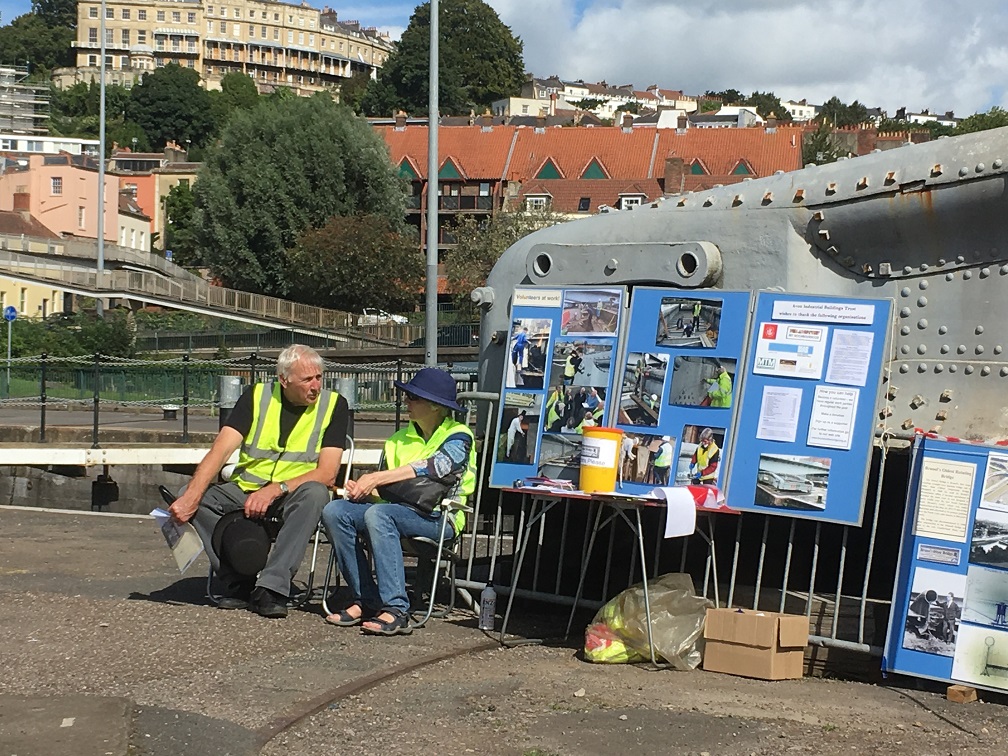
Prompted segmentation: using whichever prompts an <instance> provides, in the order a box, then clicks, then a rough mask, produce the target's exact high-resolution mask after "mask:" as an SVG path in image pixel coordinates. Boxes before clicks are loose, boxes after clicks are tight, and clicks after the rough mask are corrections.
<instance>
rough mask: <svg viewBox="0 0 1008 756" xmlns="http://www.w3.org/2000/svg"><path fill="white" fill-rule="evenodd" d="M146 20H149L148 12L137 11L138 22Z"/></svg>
mask: <svg viewBox="0 0 1008 756" xmlns="http://www.w3.org/2000/svg"><path fill="white" fill-rule="evenodd" d="M146 20H147V11H145V10H138V11H137V21H146Z"/></svg>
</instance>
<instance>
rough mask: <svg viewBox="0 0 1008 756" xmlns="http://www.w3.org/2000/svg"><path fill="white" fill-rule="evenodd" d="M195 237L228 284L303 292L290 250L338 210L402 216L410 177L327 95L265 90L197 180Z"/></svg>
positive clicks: (227, 132)
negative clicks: (281, 94) (403, 175)
mask: <svg viewBox="0 0 1008 756" xmlns="http://www.w3.org/2000/svg"><path fill="white" fill-rule="evenodd" d="M193 192H194V194H195V203H196V215H195V221H194V225H193V227H194V228H195V229H196V243H197V244H198V245H199V247H200V248H201V249H202V254H203V260H204V262H205V263H206V264H207V265H209V266H210V268H211V270H212V271H213V272H214V274H215V275H217V276H219V277H220V278H221V279H222V280H223V281H224V282H226V283H227V284H228V285H230V286H235V287H237V288H240V289H245V290H247V291H257V292H262V293H265V294H271V295H276V296H290V297H292V298H295V299H296V298H298V297H299V296H300V294H301V292H300V290H301V287H302V285H303V277H302V275H301V272H300V271H297V270H292V269H291V268H290V267H289V266H288V265H287V263H286V256H285V254H284V250H287V249H291V248H293V247H295V246H297V240H298V237H299V235H300V234H301V233H302V232H303V231H305V230H306V229H309V228H320V227H321V226H323V225H324V224H325V223H326V222H327V221H328V220H329V219H330V218H332V216H334V215H341V216H345V215H361V214H374V215H380V216H383V217H385V218H388V219H389V222H390V223H402V222H403V217H404V215H405V186H404V184H403V181H402V180H401V179H400V178H399V176H398V173H397V172H396V170H395V169H394V167H393V166H392V163H391V161H390V160H389V157H388V150H387V148H386V146H385V143H384V142H383V141H382V139H381V137H379V136H378V135H377V134H376V133H375V132H374V131H373V130H372V129H371V127H370V126H369V125H368V123H367V121H365V120H364V119H362V118H359V117H357V116H355V115H354V114H353V112H352V111H351V110H350V109H349V108H347V107H345V106H342V105H337V104H336V103H334V102H333V100H332V98H331V97H330V96H329V95H328V94H324V93H320V94H317V95H315V96H314V97H311V98H294V99H288V98H280V97H268V98H262V99H261V100H260V102H259V104H258V105H257V106H256V107H255V109H253V110H251V111H236V112H235V114H234V115H233V117H232V119H231V121H230V122H229V123H228V124H227V126H226V127H225V128H224V130H223V131H222V132H221V135H220V139H219V140H218V142H217V143H216V144H215V145H213V146H212V147H210V148H208V150H207V155H206V162H205V164H204V167H203V170H202V171H201V172H200V177H199V181H197V182H196V184H195V186H194V188H193Z"/></svg>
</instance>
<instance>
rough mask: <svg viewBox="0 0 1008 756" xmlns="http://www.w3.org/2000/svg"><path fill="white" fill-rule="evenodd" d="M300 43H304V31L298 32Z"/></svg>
mask: <svg viewBox="0 0 1008 756" xmlns="http://www.w3.org/2000/svg"><path fill="white" fill-rule="evenodd" d="M298 44H299V45H303V44H304V32H298Z"/></svg>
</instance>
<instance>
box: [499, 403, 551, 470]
mask: <svg viewBox="0 0 1008 756" xmlns="http://www.w3.org/2000/svg"><path fill="white" fill-rule="evenodd" d="M541 420H542V396H541V395H540V394H530V393H525V392H523V391H509V392H508V393H507V394H505V395H504V412H503V414H502V415H501V432H500V434H499V435H498V438H497V461H498V462H513V463H514V464H517V465H528V464H531V463H532V460H533V459H534V458H535V442H536V438H537V437H538V436H539V423H540V422H541Z"/></svg>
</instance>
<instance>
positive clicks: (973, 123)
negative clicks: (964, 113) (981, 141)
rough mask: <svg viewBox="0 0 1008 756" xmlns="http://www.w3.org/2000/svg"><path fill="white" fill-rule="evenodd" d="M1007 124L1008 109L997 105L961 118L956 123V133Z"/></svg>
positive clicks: (967, 132)
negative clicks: (984, 111)
mask: <svg viewBox="0 0 1008 756" xmlns="http://www.w3.org/2000/svg"><path fill="white" fill-rule="evenodd" d="M1002 126H1008V110H1005V109H1004V108H1001V107H999V106H997V105H995V106H994V107H992V108H991V109H990V110H989V111H987V112H986V113H974V114H973V115H971V116H968V117H967V118H963V119H962V120H961V121H959V123H958V124H957V125H956V128H955V133H956V134H971V133H973V132H974V131H987V130H988V129H997V128H1000V127H1002Z"/></svg>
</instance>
